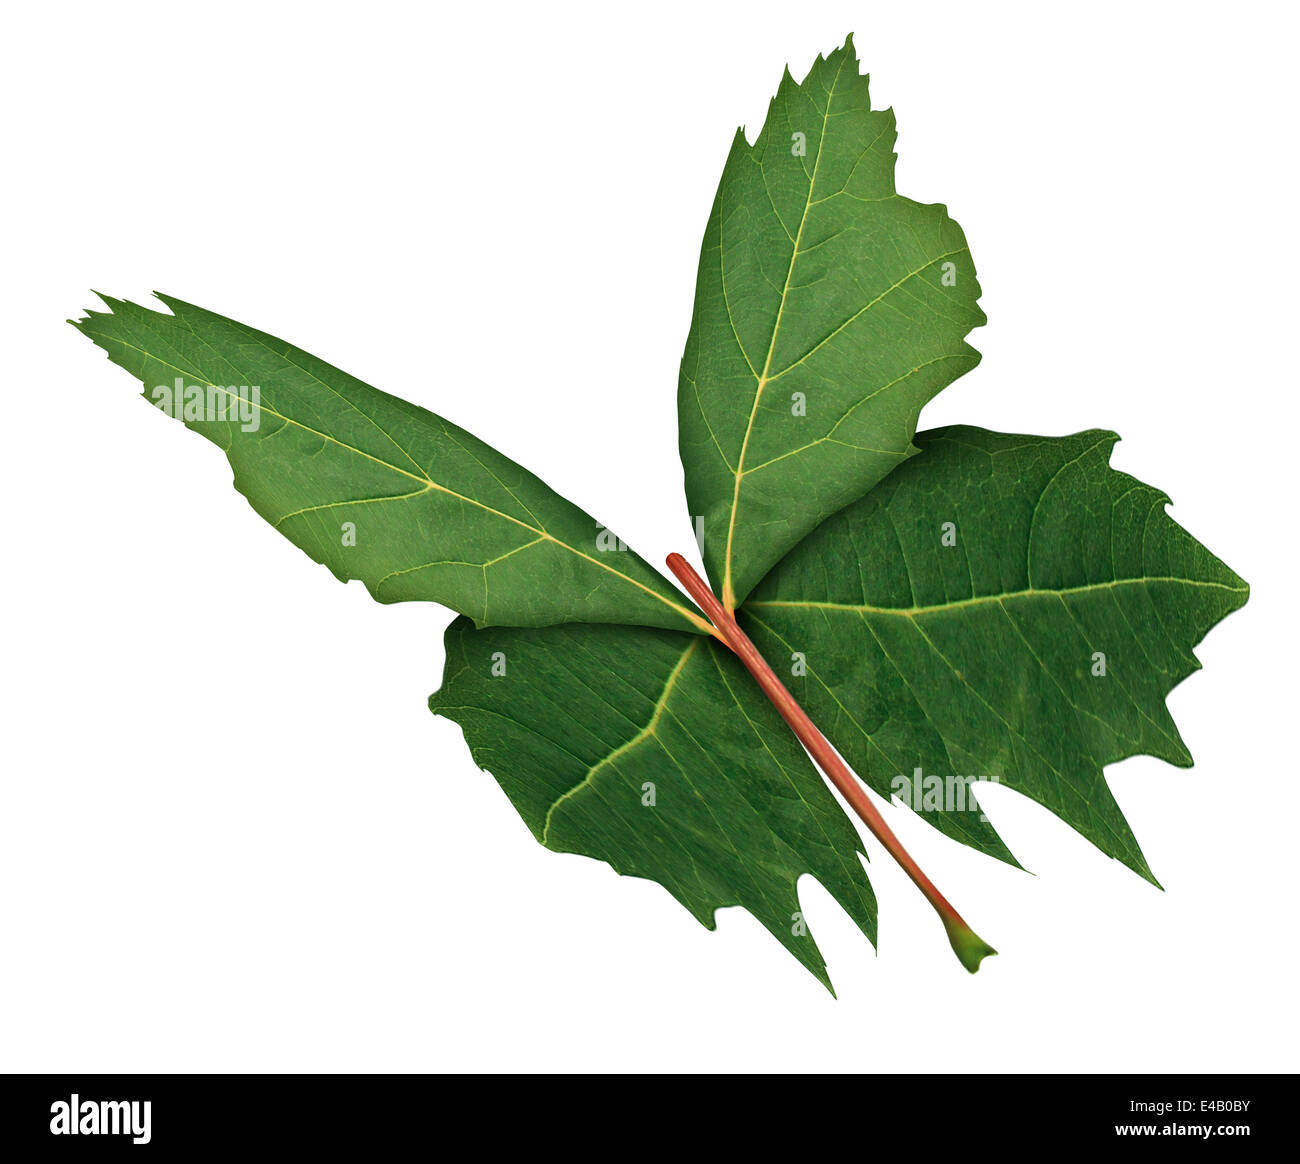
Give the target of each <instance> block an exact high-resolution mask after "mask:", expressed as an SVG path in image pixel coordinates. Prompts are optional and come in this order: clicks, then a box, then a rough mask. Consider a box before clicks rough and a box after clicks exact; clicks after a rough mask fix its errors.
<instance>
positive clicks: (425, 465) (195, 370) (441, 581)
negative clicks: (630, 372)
mask: <svg viewBox="0 0 1300 1164" xmlns="http://www.w3.org/2000/svg"><path fill="white" fill-rule="evenodd" d="M101 298H103V299H104V302H105V303H106V304H108V306H109V307H110V309H111V312H110V313H104V312H97V311H91V312H88V313H87V317H86V318H85V319H83V320H79V321H73V322H74V326H76V327H78V328H79V329H80V330H81V331H82V332H83V333H84V334H85V335H87V336H89V337H90V338H91V339H92V340H94V341H95V343H97V344H98V345H99V346H100V347H102V348H103V349H104V350H105V351H106V352H107V353H108V355H109V357H110V358H111V359H112V360H113V362H114V363H116V364H119V365H121V366H122V367H123V368H125V369H126V370H127V371H128V372H130V373H131V374H132V375H134V376H137V377H139V378H140V379H141V380H142V381H143V382H144V386H145V393H144V394H145V397H146V398H147V399H149V400H151V401H152V402H153V403H155V404H157V405H159V406H160V407H163V408H166V409H168V410H169V411H170V412H171V414H172V415H177V416H180V417H183V419H184V420H185V423H186V425H187V426H188V427H190V428H192V429H194V430H195V431H196V432H199V433H201V434H202V435H203V436H205V437H207V438H208V439H209V440H210V441H212V442H213V443H215V444H217V445H219V446H220V447H221V448H222V449H224V450H225V452H226V456H227V457H228V458H229V459H230V464H231V467H232V468H233V469H234V474H235V480H234V483H235V488H236V489H238V490H239V491H240V492H241V493H243V494H244V496H245V497H247V498H248V500H249V502H250V503H251V504H252V506H253V508H254V509H255V510H257V512H258V513H259V514H261V515H262V517H264V518H266V520H267V521H269V522H270V523H271V524H272V525H273V526H275V528H276V529H278V530H279V531H280V532H281V533H282V534H284V536H285V537H287V538H288V539H289V540H290V541H291V542H293V544H294V545H296V546H298V547H299V548H300V549H302V550H305V551H306V552H307V554H309V555H310V556H311V557H312V558H313V559H314V560H315V561H317V562H322V563H324V564H325V565H327V566H328V567H329V568H330V569H331V570H332V571H333V572H334V574H335V575H336V576H337V577H338V578H340V579H342V580H344V581H346V580H348V579H351V578H359V579H361V580H362V581H363V582H364V583H365V584H366V586H367V587H368V588H369V590H370V592H371V594H373V595H374V597H375V598H377V599H378V600H379V601H381V602H401V601H405V600H408V599H421V600H426V601H433V602H441V603H444V604H445V605H447V606H450V607H451V608H452V609H454V610H457V611H459V612H460V613H461V614H465V615H468V616H469V617H471V618H473V619H474V620H475V621H476V622H478V623H479V624H481V625H490V624H513V625H522V626H541V625H546V624H550V623H558V622H616V623H644V624H647V625H649V626H661V627H671V628H677V629H687V630H694V631H697V632H698V631H704V630H707V624H706V623H705V622H704V621H703V620H702V619H701V618H700V617H699V615H698V614H696V613H695V612H694V611H692V610H690V609H689V608H688V605H687V604H686V601H685V600H684V599H683V598H682V596H681V594H680V593H679V592H678V591H677V590H676V589H675V588H674V587H673V586H672V585H671V584H670V583H669V582H668V581H667V580H666V579H664V578H663V577H662V576H661V575H660V574H658V573H656V572H655V571H654V570H652V569H651V568H650V567H649V566H648V565H646V564H645V562H643V561H642V560H641V559H640V558H639V557H637V556H636V555H635V554H633V553H631V552H630V551H628V550H626V549H623V550H620V549H618V548H617V546H618V542H617V539H615V538H613V537H612V536H611V535H609V534H608V533H607V532H604V531H603V527H601V526H599V525H598V524H597V523H596V521H594V520H593V519H592V518H591V517H589V516H588V515H587V514H585V513H583V511H582V510H580V509H578V508H577V506H575V505H572V504H570V503H569V502H568V501H566V500H564V498H562V497H560V496H559V495H558V494H557V493H555V492H554V491H553V490H552V489H551V488H549V487H548V486H547V485H545V484H544V483H543V482H542V481H540V480H538V478H536V477H534V476H533V475H532V474H531V473H529V472H528V471H527V470H526V469H524V468H522V467H521V466H519V465H517V464H516V463H515V462H514V461H512V460H510V459H509V458H508V457H504V456H502V455H501V454H500V453H498V452H497V451H496V450H495V449H493V448H491V447H489V446H488V445H485V444H484V443H483V442H482V441H480V440H479V439H478V438H477V437H474V436H472V435H471V434H470V433H467V432H466V431H465V430H464V429H461V428H458V427H457V426H456V425H454V424H452V423H451V422H450V421H447V420H444V419H442V417H440V416H435V415H434V414H433V413H431V412H426V411H425V410H424V409H423V408H419V407H417V406H416V405H414V404H408V403H407V402H406V401H405V400H399V399H398V398H397V397H395V396H389V395H388V394H387V393H385V392H380V391H378V390H377V389H375V388H371V387H370V386H369V385H368V384H363V383H362V382H361V381H360V380H357V379H355V378H354V377H352V376H349V375H348V374H347V373H346V372H340V371H339V370H338V369H337V368H333V367H331V366H330V365H329V364H326V363H325V362H324V361H322V360H318V359H316V357H315V356H312V355H309V354H308V353H307V352H304V351H301V350H300V349H298V348H295V347H293V346H292V345H291V344H288V343H285V342H284V340H280V339H276V338H275V337H274V336H270V335H267V334H265V333H264V332H260V331H255V330H254V329H252V328H250V327H245V326H244V325H243V324H239V323H236V322H234V320H230V319H226V318H224V317H222V316H220V315H216V314H214V313H212V312H210V311H204V310H203V309H202V308H199V307H194V306H193V305H191V304H189V303H183V302H181V301H180V300H179V299H172V298H169V297H167V296H164V295H159V296H158V298H159V299H161V300H162V301H163V302H164V303H165V304H166V305H167V306H168V307H169V308H171V310H172V312H173V314H171V315H168V314H166V313H164V312H157V311H149V310H147V309H146V308H144V307H140V306H138V305H136V304H134V303H124V302H121V301H118V300H114V299H109V298H107V297H106V296H101ZM178 387H179V389H181V390H186V389H189V390H190V391H189V392H188V395H187V397H182V396H181V393H180V392H179V391H178V390H177V389H178ZM254 389H256V392H254V391H253V390H254ZM240 409H242V410H243V411H242V412H239V411H238V410H240ZM602 534H603V536H602Z"/></svg>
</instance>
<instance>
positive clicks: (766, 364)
mask: <svg viewBox="0 0 1300 1164" xmlns="http://www.w3.org/2000/svg"><path fill="white" fill-rule="evenodd" d="M843 67H844V66H843V63H842V62H841V65H840V68H843ZM839 79H840V78H839V72H838V71H837V72H836V74H835V79H834V80H833V81H832V82H831V87H830V89H829V90H828V91H827V93H826V108H825V110H824V111H823V112H822V127H821V132H820V133H819V134H818V135H817V157H816V158H815V159H814V161H813V171H812V176H811V177H810V178H809V179H808V196H807V198H805V199H804V204H803V213H802V214H801V215H800V216H799V229H798V230H797V231H796V232H795V236H794V244H793V249H792V250H791V251H790V265H789V267H787V268H786V272H785V285H784V286H783V287H782V288H781V302H780V304H779V305H778V306H777V309H776V320H775V321H774V322H773V324H772V338H771V341H770V342H769V343H768V345H767V358H766V359H765V360H764V361H763V371H762V372H761V373H760V374H759V377H758V383H757V384H756V385H755V387H754V403H753V405H752V406H751V407H750V410H749V421H748V423H747V424H746V425H745V437H744V440H742V441H741V442H740V456H739V458H738V459H737V461H736V471H735V484H734V485H733V487H732V491H731V515H730V517H729V519H728V521H727V547H726V553H725V554H724V556H723V569H722V605H723V607H725V608H726V610H727V611H732V610H735V608H736V590H735V587H734V586H733V585H732V581H731V558H732V543H733V542H734V541H735V536H736V510H737V509H739V507H740V482H741V481H742V480H743V479H744V476H745V454H746V453H747V452H748V451H749V438H750V436H751V435H752V434H753V432H754V420H755V418H756V417H757V416H758V403H759V401H760V400H761V399H762V398H763V389H764V388H766V387H767V381H768V374H769V373H770V372H771V370H772V353H773V352H775V351H776V339H777V336H778V335H779V334H780V332H781V319H782V317H783V316H784V315H785V305H786V302H787V301H788V300H789V298H790V280H791V279H792V278H794V267H795V263H796V262H798V260H799V243H800V241H801V240H802V239H803V232H804V227H805V226H806V225H807V223H808V211H809V210H811V209H812V205H813V191H814V190H815V189H816V188H817V171H818V169H819V168H820V166H821V164H822V155H823V154H824V153H825V152H826V126H827V124H828V122H829V121H830V116H831V103H832V101H834V99H835V85H836V83H837V82H838V81H839Z"/></svg>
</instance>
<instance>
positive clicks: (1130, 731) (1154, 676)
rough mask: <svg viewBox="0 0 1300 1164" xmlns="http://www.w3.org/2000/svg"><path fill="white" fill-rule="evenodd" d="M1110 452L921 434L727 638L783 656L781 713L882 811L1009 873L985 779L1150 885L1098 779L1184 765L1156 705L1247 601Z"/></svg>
mask: <svg viewBox="0 0 1300 1164" xmlns="http://www.w3.org/2000/svg"><path fill="white" fill-rule="evenodd" d="M1116 439H1117V438H1116V437H1115V435H1114V434H1113V433H1106V432H1086V433H1081V434H1079V435H1077V436H1070V437H1062V438H1049V437H1032V436H1011V435H1007V434H1003V433H993V432H986V431H984V430H981V429H974V428H963V427H956V428H946V429H937V430H935V431H933V432H930V433H925V434H922V435H921V436H919V437H918V438H917V444H918V445H919V446H920V448H921V450H922V452H921V454H920V455H919V456H918V457H916V458H915V459H913V460H911V461H909V462H908V463H907V464H906V465H904V466H902V467H901V468H900V469H898V470H897V471H896V472H894V473H893V474H891V475H890V476H889V477H888V478H887V479H886V480H885V481H884V482H882V483H881V484H880V485H878V486H877V487H876V489H875V490H873V491H872V493H871V494H870V495H868V496H867V497H865V498H863V499H862V500H861V501H859V502H857V503H856V504H854V505H851V506H849V507H848V508H847V509H845V510H844V511H843V512H842V513H839V514H837V515H836V516H835V517H833V518H831V519H830V520H829V521H827V522H826V523H825V524H824V525H823V526H821V528H819V529H818V530H817V532H816V533H815V534H813V535H812V536H811V537H809V538H807V539H806V540H805V541H804V542H803V543H802V544H801V545H800V546H799V547H798V548H797V549H796V550H795V551H794V552H793V553H791V554H790V555H789V556H788V557H787V558H786V559H785V560H784V561H782V562H781V564H780V565H779V566H778V567H777V568H776V569H775V570H773V571H772V573H771V574H770V575H769V576H768V577H767V578H765V579H764V580H763V582H762V584H761V585H760V586H759V587H758V588H757V589H756V590H755V591H754V594H753V596H752V597H751V599H750V601H749V602H748V603H747V604H746V605H745V607H744V609H743V611H742V612H741V618H740V621H741V623H742V625H744V626H745V628H746V630H747V631H748V632H749V633H750V635H751V636H752V637H753V639H754V640H755V642H756V643H757V644H758V645H759V647H760V649H763V650H764V653H765V654H767V656H768V658H769V659H773V660H775V659H780V658H783V657H785V658H788V657H789V656H790V655H791V653H793V652H798V653H799V655H800V657H801V659H802V660H803V666H802V667H801V668H800V670H806V674H805V675H796V676H795V677H793V678H792V680H791V688H792V690H793V691H794V693H795V696H796V698H798V699H799V700H800V702H801V703H802V704H803V706H804V707H805V708H806V709H807V710H808V711H809V713H810V714H811V715H812V716H813V718H814V719H816V720H817V722H818V724H819V725H820V726H821V728H822V729H823V731H825V733H826V735H827V736H828V737H829V739H830V740H831V742H832V743H834V744H835V745H836V747H838V748H839V750H840V751H841V753H843V755H844V756H845V758H846V759H847V760H848V761H849V762H850V763H851V764H852V765H853V766H854V768H855V769H856V770H857V772H858V773H859V774H860V775H861V776H862V777H863V779H864V780H866V781H867V783H869V784H870V785H871V786H872V787H873V788H875V789H876V790H877V791H878V792H880V793H881V794H882V795H886V796H888V795H889V794H890V793H891V792H894V793H897V794H900V795H901V796H902V798H903V799H904V800H905V801H906V802H907V803H909V804H911V805H912V806H913V807H919V808H922V809H923V810H924V815H925V817H926V818H927V819H928V820H930V821H931V823H933V824H935V825H936V826H938V827H939V828H941V829H943V831H945V832H947V833H949V834H950V835H952V836H954V837H957V838H958V839H961V840H963V841H966V842H967V843H969V844H972V845H974V846H975V847H977V848H980V849H982V850H983V851H985V852H989V853H992V854H994V855H996V856H1002V857H1007V856H1008V854H1007V853H1006V850H1005V849H1004V848H1003V846H1002V843H1001V841H1000V840H999V839H998V838H997V837H996V834H994V833H993V831H992V829H991V827H990V826H989V825H988V824H987V822H986V821H984V819H983V816H982V814H981V813H980V812H979V809H978V806H977V805H976V804H975V802H974V800H973V798H970V797H969V794H968V790H967V789H965V781H966V780H996V781H999V782H1001V783H1004V784H1008V785H1010V786H1011V787H1013V788H1015V789H1017V790H1018V791H1020V792H1023V793H1024V794H1025V795H1026V796H1029V797H1031V798H1033V799H1034V800H1036V801H1038V802H1039V803H1040V804H1042V805H1044V806H1046V807H1047V808H1049V809H1051V811H1052V812H1054V813H1056V814H1057V815H1058V816H1059V817H1061V818H1062V819H1063V820H1065V821H1066V822H1067V823H1069V824H1070V825H1072V826H1073V827H1074V828H1076V829H1077V830H1078V831H1079V832H1080V833H1082V834H1083V835H1084V836H1085V837H1087V838H1088V839H1089V840H1090V841H1092V842H1093V843H1094V844H1096V845H1097V846H1098V847H1099V848H1100V849H1101V850H1102V851H1103V852H1105V853H1108V854H1109V855H1110V856H1112V857H1116V858H1118V859H1119V860H1121V861H1123V862H1124V863H1125V864H1127V865H1129V866H1130V867H1131V868H1133V869H1135V870H1136V871H1137V872H1139V873H1141V874H1142V875H1143V876H1146V877H1148V878H1150V877H1151V873H1150V870H1149V869H1148V868H1147V863H1146V860H1145V859H1144V858H1143V856H1142V853H1141V850H1140V849H1139V848H1138V845H1137V842H1136V840H1135V839H1134V838H1133V835H1132V833H1131V832H1130V830H1129V827H1128V824H1127V822H1126V821H1125V820H1124V817H1123V815H1122V814H1121V812H1120V810H1119V806H1118V805H1117V804H1116V803H1115V801H1114V798H1113V797H1112V796H1111V794H1110V790H1109V789H1108V787H1107V785H1106V781H1105V778H1104V775H1103V772H1102V769H1103V768H1104V766H1105V765H1107V764H1110V763H1113V762H1115V761H1117V760H1121V759H1123V758H1124V757H1126V756H1131V755H1134V754H1137V753H1149V754H1151V755H1154V756H1159V757H1161V758H1162V759H1165V760H1168V761H1170V762H1171V763H1173V764H1178V765H1180V766H1187V765H1190V764H1191V762H1192V759H1191V756H1190V754H1189V753H1188V751H1187V748H1186V746H1185V745H1184V744H1183V741H1182V739H1181V738H1180V737H1179V734H1178V729H1177V728H1176V727H1175V726H1174V722H1173V720H1172V719H1171V717H1170V715H1169V712H1168V710H1167V708H1166V707H1165V702H1164V701H1165V696H1166V695H1167V694H1168V693H1169V691H1170V690H1171V689H1172V688H1173V687H1174V685H1175V684H1177V683H1178V682H1179V681H1180V680H1182V679H1183V678H1184V677H1186V676H1187V675H1188V674H1190V673H1191V672H1192V671H1193V670H1195V669H1196V668H1197V667H1198V666H1199V663H1197V661H1196V658H1195V656H1194V655H1193V654H1192V648H1193V647H1194V646H1195V645H1196V644H1197V643H1198V642H1200V640H1201V639H1202V638H1203V637H1204V635H1205V633H1206V632H1207V631H1208V630H1209V629H1210V627H1212V626H1213V625H1214V624H1215V623H1216V622H1218V621H1219V620H1220V619H1221V618H1223V617H1224V616H1225V615H1227V614H1229V613H1230V612H1231V611H1233V610H1236V609H1237V607H1239V606H1241V605H1242V604H1243V603H1244V602H1245V601H1246V597H1247V594H1248V593H1249V591H1248V588H1247V586H1246V584H1245V583H1244V582H1243V581H1242V580H1241V579H1240V578H1239V577H1238V576H1237V575H1236V574H1234V573H1233V572H1232V571H1231V570H1230V569H1228V567H1227V566H1225V565H1224V564H1223V563H1222V562H1221V561H1219V559H1218V558H1216V557H1215V556H1214V555H1213V554H1211V553H1210V552H1209V551H1208V550H1207V549H1206V548H1205V547H1204V546H1202V545H1201V544H1200V543H1199V542H1197V541H1196V540H1195V539H1194V538H1192V537H1191V535H1189V534H1188V533H1187V532H1186V531H1184V530H1183V529H1182V528H1181V527H1179V526H1178V525H1177V524H1175V523H1174V521H1173V520H1172V519H1171V518H1170V517H1169V516H1168V515H1167V514H1166V512H1165V505H1166V504H1167V503H1168V498H1167V497H1166V496H1165V495H1164V494H1163V493H1160V492H1159V491H1157V490H1155V489H1152V488H1150V487H1149V486H1147V485H1144V484H1142V483H1141V482H1140V481H1136V480H1134V479H1133V478H1132V477H1130V476H1128V475H1127V474H1125V473H1120V472H1117V471H1115V470H1114V469H1111V468H1110V465H1109V460H1110V452H1111V449H1112V447H1113V445H1114V443H1115V441H1116ZM918 778H919V779H918ZM959 789H960V790H961V792H960V793H959V794H958V795H959V797H960V799H961V800H962V803H950V802H949V801H950V797H949V791H948V790H952V792H953V793H958V790H959ZM1152 880H1154V878H1152Z"/></svg>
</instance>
